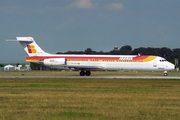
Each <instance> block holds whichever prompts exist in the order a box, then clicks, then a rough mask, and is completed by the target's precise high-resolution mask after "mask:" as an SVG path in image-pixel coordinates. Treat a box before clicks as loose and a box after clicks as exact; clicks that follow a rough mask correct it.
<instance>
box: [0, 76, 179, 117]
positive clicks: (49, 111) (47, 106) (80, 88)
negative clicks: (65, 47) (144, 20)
mask: <svg viewBox="0 0 180 120" xmlns="http://www.w3.org/2000/svg"><path fill="white" fill-rule="evenodd" d="M0 119H1V120H3V119H4V120H15V119H17V120H49V119H53V120H56V119H57V120H59V119H65V120H72V119H73V120H84V119H87V120H88V119H93V120H94V119H97V120H110V119H117V120H119V119H127V120H144V119H148V120H164V119H166V120H171V119H173V120H179V119H180V80H167V79H166V80H163V79H152V80H149V79H148V80H146V79H91V78H88V79H83V78H78V79H77V78H71V79H70V78H0Z"/></svg>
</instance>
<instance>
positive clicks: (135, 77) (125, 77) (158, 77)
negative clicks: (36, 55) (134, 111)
mask: <svg viewBox="0 0 180 120" xmlns="http://www.w3.org/2000/svg"><path fill="white" fill-rule="evenodd" d="M0 78H110V79H114V78H119V79H180V76H41V75H40V76H30V75H0Z"/></svg>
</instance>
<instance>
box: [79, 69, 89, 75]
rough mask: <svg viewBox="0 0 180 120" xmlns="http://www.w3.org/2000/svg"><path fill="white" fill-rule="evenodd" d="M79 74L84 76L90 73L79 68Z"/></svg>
mask: <svg viewBox="0 0 180 120" xmlns="http://www.w3.org/2000/svg"><path fill="white" fill-rule="evenodd" d="M79 74H80V76H84V75H86V76H90V75H91V72H90V71H86V72H84V71H83V70H81V72H80V73H79Z"/></svg>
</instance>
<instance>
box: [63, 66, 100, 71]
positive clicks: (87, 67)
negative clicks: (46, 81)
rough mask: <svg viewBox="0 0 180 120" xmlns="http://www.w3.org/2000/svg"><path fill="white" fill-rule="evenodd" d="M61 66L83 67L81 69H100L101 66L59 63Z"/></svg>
mask: <svg viewBox="0 0 180 120" xmlns="http://www.w3.org/2000/svg"><path fill="white" fill-rule="evenodd" d="M60 66H62V67H68V68H75V69H83V70H92V69H96V70H97V69H102V68H103V67H102V66H84V65H60Z"/></svg>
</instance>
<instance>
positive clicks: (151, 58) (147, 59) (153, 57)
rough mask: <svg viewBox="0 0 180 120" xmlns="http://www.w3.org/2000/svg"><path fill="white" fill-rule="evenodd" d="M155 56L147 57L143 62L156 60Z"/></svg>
mask: <svg viewBox="0 0 180 120" xmlns="http://www.w3.org/2000/svg"><path fill="white" fill-rule="evenodd" d="M156 57H157V56H149V57H147V58H146V59H144V61H145V62H149V61H152V60H154V59H156Z"/></svg>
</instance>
